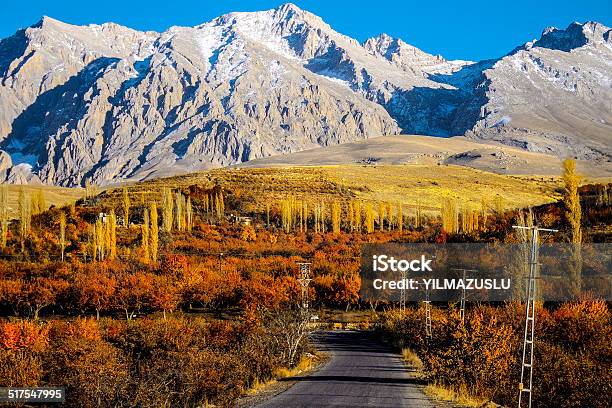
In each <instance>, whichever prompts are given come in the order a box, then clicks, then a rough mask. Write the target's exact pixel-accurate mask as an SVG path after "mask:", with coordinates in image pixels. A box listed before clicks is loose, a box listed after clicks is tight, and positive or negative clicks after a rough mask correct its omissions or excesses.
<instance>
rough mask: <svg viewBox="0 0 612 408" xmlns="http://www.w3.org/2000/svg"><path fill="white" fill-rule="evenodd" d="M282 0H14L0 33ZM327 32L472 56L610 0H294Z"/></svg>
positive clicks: (187, 19) (0, 17)
mask: <svg viewBox="0 0 612 408" xmlns="http://www.w3.org/2000/svg"><path fill="white" fill-rule="evenodd" d="M282 3H285V2H284V1H266V0H241V1H238V0H216V1H206V0H201V1H192V0H169V1H156V0H147V1H142V0H138V1H129V0H121V1H119V0H99V1H88V0H78V1H77V0H69V1H62V0H58V1H50V0H21V1H6V2H3V4H2V6H0V9H1V10H2V13H0V38H4V37H7V36H9V35H11V34H12V33H14V32H15V31H16V30H17V29H18V28H23V27H27V26H29V25H32V24H34V23H35V22H37V21H38V20H39V19H40V17H41V16H42V15H48V16H50V17H53V18H56V19H59V20H62V21H65V22H68V23H72V24H89V23H104V22H108V21H113V22H116V23H118V24H122V25H126V26H129V27H132V28H136V29H140V30H143V29H149V30H155V31H163V30H165V29H166V28H168V27H169V26H172V25H183V26H193V25H196V24H200V23H203V22H206V21H209V20H211V19H212V18H214V17H217V16H219V15H221V14H224V13H227V12H230V11H254V10H265V9H270V8H274V7H276V6H278V5H279V4H282ZM293 3H295V4H297V5H298V6H299V7H301V8H303V9H306V10H309V11H311V12H313V13H315V14H317V15H319V16H320V17H322V18H323V19H324V20H325V21H326V22H327V23H329V24H330V25H331V26H332V27H333V28H334V29H336V30H337V31H340V32H342V33H344V34H347V35H349V36H351V37H354V38H357V39H358V40H360V41H363V40H365V39H366V38H368V37H371V36H374V35H377V34H379V33H381V32H386V33H388V34H390V35H393V36H397V37H400V38H402V39H403V40H405V41H406V42H408V43H410V44H413V45H415V46H417V47H419V48H422V49H423V50H425V51H428V52H431V53H435V54H442V55H444V56H445V57H446V58H452V59H471V60H480V59H485V58H492V57H497V56H501V55H503V54H505V53H506V52H508V51H510V50H511V49H513V48H514V47H515V46H517V45H519V44H522V43H524V42H526V41H529V40H531V39H533V38H536V37H539V35H540V33H541V32H542V29H544V28H545V27H547V26H556V27H561V28H565V27H566V26H567V25H568V24H569V23H571V22H572V21H580V22H583V21H587V20H594V21H599V22H601V23H603V24H605V25H607V26H608V27H610V26H611V25H612V1H611V0H535V1H534V0H512V1H507V2H506V1H495V0H486V1H485V0H473V1H467V0H466V1H461V0H455V1H448V0H435V1H432V0H421V1H414V0H403V1H399V0H398V1H391V0H376V1H372V0H370V1H368V2H367V3H363V4H360V3H359V2H357V1H345V0H318V1H315V0H294V1H293Z"/></svg>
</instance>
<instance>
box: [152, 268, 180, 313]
mask: <svg viewBox="0 0 612 408" xmlns="http://www.w3.org/2000/svg"><path fill="white" fill-rule="evenodd" d="M150 297H151V306H152V307H153V308H154V309H157V310H161V311H162V312H163V315H164V320H166V312H172V311H174V310H176V308H177V307H178V305H179V302H180V300H181V296H180V292H179V288H178V286H177V284H176V282H173V281H172V279H171V277H169V276H155V277H154V278H153V282H152V291H151V293H150Z"/></svg>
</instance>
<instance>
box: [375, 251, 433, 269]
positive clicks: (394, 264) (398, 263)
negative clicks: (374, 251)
mask: <svg viewBox="0 0 612 408" xmlns="http://www.w3.org/2000/svg"><path fill="white" fill-rule="evenodd" d="M431 262H432V259H427V258H426V257H425V255H421V259H412V260H407V259H395V257H393V256H388V255H373V256H372V269H373V271H374V272H386V271H392V272H408V271H412V272H432V269H431V266H429V265H430V264H431Z"/></svg>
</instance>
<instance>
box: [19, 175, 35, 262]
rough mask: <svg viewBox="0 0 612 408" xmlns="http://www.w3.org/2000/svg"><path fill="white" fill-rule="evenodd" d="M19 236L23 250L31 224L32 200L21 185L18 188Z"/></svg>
mask: <svg viewBox="0 0 612 408" xmlns="http://www.w3.org/2000/svg"><path fill="white" fill-rule="evenodd" d="M18 204H19V236H20V238H21V252H24V251H25V240H26V237H27V236H28V234H29V233H30V230H31V225H32V202H31V200H30V197H29V194H28V193H27V192H26V191H25V188H24V187H23V186H22V187H21V189H20V190H19V199H18Z"/></svg>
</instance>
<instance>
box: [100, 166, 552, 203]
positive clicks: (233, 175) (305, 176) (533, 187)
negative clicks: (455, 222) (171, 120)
mask: <svg viewBox="0 0 612 408" xmlns="http://www.w3.org/2000/svg"><path fill="white" fill-rule="evenodd" d="M215 183H220V184H221V185H223V187H224V188H225V189H226V190H232V191H240V192H241V194H243V197H245V198H246V199H245V200H244V201H245V202H246V203H247V209H248V210H249V211H255V212H263V211H264V208H265V203H267V202H272V203H273V205H274V204H275V203H277V202H278V201H279V200H280V199H283V198H286V197H287V196H291V195H293V196H295V197H296V198H297V199H305V200H307V201H310V202H314V201H318V200H328V201H329V200H334V199H338V198H346V199H348V198H354V199H359V200H362V201H364V202H379V201H385V202H390V203H402V204H403V205H404V206H406V207H407V208H416V204H417V202H418V203H420V205H421V209H422V210H423V211H424V212H427V211H429V212H437V211H438V209H439V207H440V202H441V200H442V198H444V197H456V198H458V199H459V200H460V203H461V204H462V205H466V206H468V207H472V208H473V209H479V208H480V206H481V201H482V199H485V200H486V201H487V202H488V203H489V205H491V204H492V202H493V200H494V198H495V196H496V195H500V196H502V197H503V202H504V206H505V207H506V208H519V207H521V208H522V207H525V206H530V205H538V204H543V203H547V202H551V201H554V200H556V199H557V198H559V194H558V193H557V192H556V190H557V189H558V188H559V187H560V180H559V179H558V178H552V177H529V176H507V175H500V174H494V173H489V172H484V171H480V170H475V169H472V168H467V167H462V166H454V165H417V164H402V165H381V166H363V165H357V164H347V165H334V166H319V167H288V168H282V167H275V168H242V169H240V168H225V169H215V170H210V171H206V172H200V173H194V174H190V175H184V176H177V177H171V178H165V179H158V180H153V181H148V182H143V183H137V184H133V185H131V186H130V187H129V188H130V192H131V194H132V195H133V196H134V197H133V201H132V202H139V201H140V200H141V193H144V197H145V201H146V202H148V201H152V200H159V194H158V191H160V189H161V188H162V187H165V186H170V187H173V188H176V187H187V186H190V185H203V186H213V185H214V184H215ZM115 191H116V193H118V192H119V191H120V190H115ZM109 193H110V197H111V199H112V197H113V196H116V197H119V195H118V194H115V193H113V191H110V192H109Z"/></svg>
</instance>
